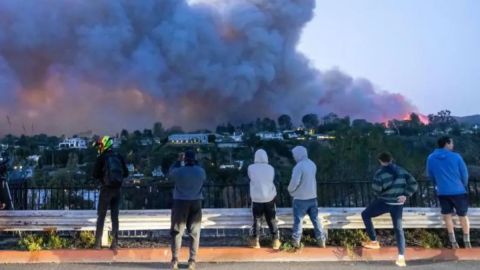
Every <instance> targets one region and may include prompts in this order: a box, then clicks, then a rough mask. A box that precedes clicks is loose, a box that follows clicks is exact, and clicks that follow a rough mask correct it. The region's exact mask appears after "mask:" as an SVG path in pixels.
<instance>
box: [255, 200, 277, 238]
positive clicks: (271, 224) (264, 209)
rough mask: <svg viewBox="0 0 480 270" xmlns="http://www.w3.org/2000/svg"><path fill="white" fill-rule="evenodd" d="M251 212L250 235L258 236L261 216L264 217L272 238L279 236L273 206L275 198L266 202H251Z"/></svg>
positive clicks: (275, 212)
mask: <svg viewBox="0 0 480 270" xmlns="http://www.w3.org/2000/svg"><path fill="white" fill-rule="evenodd" d="M252 213H253V226H252V236H253V237H257V238H258V237H260V230H261V229H262V217H265V220H266V221H267V224H268V228H269V229H270V234H271V235H272V237H273V238H274V239H279V238H280V233H279V231H278V225H277V211H276V206H275V200H273V201H271V202H267V203H255V202H254V203H252Z"/></svg>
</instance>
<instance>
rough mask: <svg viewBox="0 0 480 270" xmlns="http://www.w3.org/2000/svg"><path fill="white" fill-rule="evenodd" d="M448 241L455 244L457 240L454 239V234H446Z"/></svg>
mask: <svg viewBox="0 0 480 270" xmlns="http://www.w3.org/2000/svg"><path fill="white" fill-rule="evenodd" d="M448 240H450V243H455V242H457V240H456V239H455V233H448Z"/></svg>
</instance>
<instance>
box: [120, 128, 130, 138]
mask: <svg viewBox="0 0 480 270" xmlns="http://www.w3.org/2000/svg"><path fill="white" fill-rule="evenodd" d="M128 136H129V134H128V130H126V129H122V132H121V133H120V137H121V138H122V139H123V140H126V139H128Z"/></svg>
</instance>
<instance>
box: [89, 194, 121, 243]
mask: <svg viewBox="0 0 480 270" xmlns="http://www.w3.org/2000/svg"><path fill="white" fill-rule="evenodd" d="M108 207H110V213H111V218H112V238H113V241H117V240H118V212H119V207H120V188H112V187H102V188H101V189H100V198H99V199H98V210H97V231H96V233H95V240H96V243H97V244H98V243H100V242H101V241H102V236H103V226H104V224H105V216H106V215H107V210H108Z"/></svg>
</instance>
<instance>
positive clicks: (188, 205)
mask: <svg viewBox="0 0 480 270" xmlns="http://www.w3.org/2000/svg"><path fill="white" fill-rule="evenodd" d="M182 159H184V160H182ZM183 162H184V164H185V166H182V163H183ZM169 178H170V180H173V182H174V183H175V189H174V191H173V206H172V219H171V229H170V235H171V236H172V244H171V247H172V264H171V269H178V254H179V251H180V248H181V246H182V236H183V233H184V230H185V227H186V228H187V231H188V235H189V237H190V259H189V260H188V269H190V270H193V269H195V259H196V255H197V251H198V248H199V245H200V229H201V225H202V200H203V195H202V188H203V184H204V183H205V180H206V174H205V170H204V169H203V168H202V167H200V166H198V165H197V161H196V160H195V152H193V151H191V150H188V151H186V152H185V156H184V157H182V156H181V157H180V158H179V160H178V161H177V162H176V163H175V164H174V165H173V166H172V168H171V169H170V172H169Z"/></svg>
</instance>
